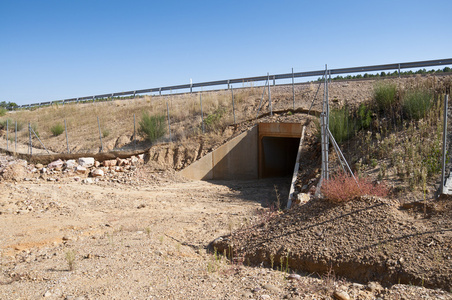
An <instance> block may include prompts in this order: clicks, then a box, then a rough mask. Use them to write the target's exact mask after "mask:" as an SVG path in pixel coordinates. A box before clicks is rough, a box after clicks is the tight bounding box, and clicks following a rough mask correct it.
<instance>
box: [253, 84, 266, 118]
mask: <svg viewBox="0 0 452 300" xmlns="http://www.w3.org/2000/svg"><path fill="white" fill-rule="evenodd" d="M267 83H268V80H267V81H266V82H265V84H264V88H263V89H262V97H261V101H260V102H259V107H258V108H257V113H256V120H257V118H258V117H259V112H260V111H261V105H262V101H263V100H264V94H265V87H266V86H267Z"/></svg>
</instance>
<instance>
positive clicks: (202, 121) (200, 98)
mask: <svg viewBox="0 0 452 300" xmlns="http://www.w3.org/2000/svg"><path fill="white" fill-rule="evenodd" d="M199 101H200V102H201V125H202V133H204V114H203V112H202V94H201V93H199Z"/></svg>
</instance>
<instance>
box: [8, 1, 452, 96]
mask: <svg viewBox="0 0 452 300" xmlns="http://www.w3.org/2000/svg"><path fill="white" fill-rule="evenodd" d="M451 11H452V1H450V0H431V1H417V0H411V1H397V0H391V1H386V0H380V1H362V0H360V1H346V0H343V1H337V0H336V1H285V0H280V1H274V0H273V1H265V0H264V1H246V0H242V1H234V0H232V1H213V0H210V1H133V0H130V1H124V0H122V1H116V0H103V1H101V0H72V1H70V0H39V1H37V0H29V1H25V0H0V38H1V40H0V101H12V102H16V103H17V104H27V103H36V102H43V101H51V100H59V99H65V98H72V97H83V96H89V95H94V94H102V93H111V92H120V91H128V90H137V89H145V88H153V87H160V86H168V85H177V84H186V83H189V81H190V78H192V79H193V82H202V81H211V80H221V79H229V78H238V77H248V76H258V75H265V74H266V73H267V72H270V74H274V73H289V72H291V68H292V67H293V68H294V70H295V72H302V71H311V70H319V69H323V68H324V66H325V64H328V67H329V68H341V67H354V66H362V65H373V64H385V63H399V62H409V61H418V60H430V59H443V58H451V57H452V50H451V49H452V30H451V29H452V25H451V17H450V12H451Z"/></svg>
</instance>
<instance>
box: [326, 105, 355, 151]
mask: <svg viewBox="0 0 452 300" xmlns="http://www.w3.org/2000/svg"><path fill="white" fill-rule="evenodd" d="M329 127H330V131H331V133H332V134H333V136H334V138H335V140H336V142H337V143H338V144H340V143H342V142H344V141H346V140H348V139H349V138H350V137H351V136H352V135H354V134H355V121H354V120H353V118H352V117H351V116H350V113H349V111H348V108H347V107H343V108H342V109H339V110H332V111H331V112H330V125H329Z"/></svg>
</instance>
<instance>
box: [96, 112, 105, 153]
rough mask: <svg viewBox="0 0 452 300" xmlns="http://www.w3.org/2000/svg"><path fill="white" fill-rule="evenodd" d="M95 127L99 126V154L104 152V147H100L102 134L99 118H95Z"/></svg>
mask: <svg viewBox="0 0 452 300" xmlns="http://www.w3.org/2000/svg"><path fill="white" fill-rule="evenodd" d="M97 125H98V126H99V139H100V152H102V151H104V146H103V145H102V132H101V131H100V121H99V117H97Z"/></svg>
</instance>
